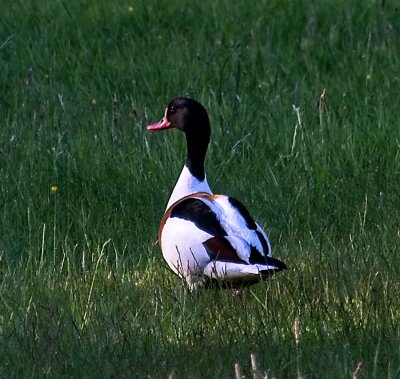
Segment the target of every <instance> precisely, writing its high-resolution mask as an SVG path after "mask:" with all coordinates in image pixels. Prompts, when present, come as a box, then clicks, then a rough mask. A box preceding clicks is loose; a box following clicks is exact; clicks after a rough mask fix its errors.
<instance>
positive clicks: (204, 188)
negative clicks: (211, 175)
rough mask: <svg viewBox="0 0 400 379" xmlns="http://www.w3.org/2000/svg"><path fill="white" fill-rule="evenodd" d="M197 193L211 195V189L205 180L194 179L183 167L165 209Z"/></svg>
mask: <svg viewBox="0 0 400 379" xmlns="http://www.w3.org/2000/svg"><path fill="white" fill-rule="evenodd" d="M197 192H207V193H212V192H211V189H210V187H209V185H208V183H207V178H204V180H202V181H200V180H198V179H196V178H195V177H194V176H193V175H192V174H191V173H190V171H189V169H188V168H187V167H186V165H185V166H184V167H183V170H182V172H181V175H180V176H179V179H178V181H177V182H176V184H175V187H174V190H173V191H172V194H171V197H170V198H169V200H168V204H167V209H168V208H169V207H170V206H171V205H172V204H174V203H176V202H177V201H178V200H180V199H182V197H185V196H188V195H191V194H193V193H197Z"/></svg>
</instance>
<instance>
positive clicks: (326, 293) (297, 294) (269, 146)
mask: <svg viewBox="0 0 400 379" xmlns="http://www.w3.org/2000/svg"><path fill="white" fill-rule="evenodd" d="M2 14H3V21H2V23H1V25H0V31H1V33H0V36H1V37H0V38H1V40H0V61H1V62H0V63H1V64H0V67H1V69H0V113H1V116H2V117H1V120H2V125H1V128H2V132H1V134H0V177H1V182H0V272H1V275H0V278H1V279H0V375H1V376H2V377H44V376H48V377H64V376H65V377H77V378H78V377H79V378H84V377H96V376H97V377H140V378H142V377H150V378H163V377H165V378H166V377H172V378H188V377H191V378H204V377H215V378H217V377H218V378H220V377H226V378H228V377H234V376H235V364H239V366H237V367H240V369H241V371H242V373H243V374H244V375H246V377H250V376H251V374H252V373H251V365H250V355H251V354H252V353H254V354H255V356H256V357H257V364H258V367H259V370H260V372H261V373H262V374H263V375H268V377H275V378H290V377H300V376H302V377H308V378H312V377H326V378H345V377H359V378H363V377H365V378H398V377H399V376H400V347H399V346H400V332H399V330H400V300H399V296H398V294H399V291H400V280H399V278H400V271H399V267H400V258H399V248H398V246H399V243H400V216H399V212H398V210H399V208H400V197H399V191H398V185H399V182H400V135H399V121H398V108H399V101H398V94H399V90H400V76H399V67H400V58H399V57H400V54H399V35H400V25H399V23H398V9H397V8H396V5H395V2H393V1H386V2H384V1H382V2H381V1H370V0H369V1H354V2H352V3H351V4H350V3H348V2H346V1H335V2H334V1H329V0H327V1H323V2H320V3H318V2H312V1H307V0H299V1H296V2H292V1H259V2H257V3H255V4H251V6H250V5H249V3H248V2H244V1H240V2H236V3H235V4H232V3H231V2H228V1H224V0H219V1H208V0H207V1H201V2H200V1H195V2H188V1H182V2H171V1H165V0H148V1H146V2H144V1H139V2H132V3H129V2H125V1H120V0H118V1H115V2H107V1H104V0H100V1H96V2H89V1H75V0H73V1H69V2H63V1H43V2H41V3H40V4H39V3H37V2H33V1H31V2H22V1H14V2H12V3H10V4H8V5H7V6H3V7H2ZM324 90H325V95H324V97H323V99H322V100H323V101H320V103H319V106H318V105H317V103H318V100H319V99H320V96H321V94H322V93H323V91H324ZM182 95H187V96H192V97H195V98H196V99H198V100H199V101H201V102H202V103H203V104H204V105H205V106H206V107H207V109H208V110H209V113H210V117H211V120H212V127H213V137H212V144H211V146H210V151H209V155H208V160H207V171H208V178H209V181H210V183H211V185H212V188H213V189H214V191H215V192H216V193H227V194H230V195H232V196H235V197H237V198H240V199H241V200H242V201H243V202H244V203H245V204H247V206H248V208H249V209H250V211H251V212H252V213H253V215H254V216H255V217H256V219H257V220H259V221H260V223H261V224H262V225H265V227H266V229H267V230H268V232H269V235H270V238H271V241H272V244H273V249H274V254H275V256H277V257H279V258H282V259H283V260H285V262H286V263H287V264H288V266H289V268H290V269H289V270H287V271H286V272H284V273H282V274H279V275H277V276H276V277H274V278H273V279H272V280H270V281H269V282H267V283H262V284H259V285H257V286H254V287H252V288H250V289H248V290H246V291H245V293H244V298H243V301H242V302H238V301H237V300H235V299H234V298H232V296H231V295H230V294H229V292H220V291H199V292H196V293H194V294H190V293H188V292H187V291H186V290H185V288H184V287H183V286H182V284H181V283H180V282H179V280H178V279H177V278H176V277H175V276H174V275H173V274H172V273H170V272H169V271H168V270H167V268H166V266H165V264H164V262H163V259H162V257H161V254H160V251H159V248H158V246H157V244H156V238H157V228H158V223H159V220H160V219H161V217H162V213H163V210H164V207H165V204H166V202H167V199H168V197H169V193H170V191H171V190H172V187H173V185H174V182H175V180H176V177H177V175H178V173H179V171H180V169H181V166H182V163H183V158H184V154H185V150H184V149H185V146H184V141H183V140H182V136H181V135H179V134H178V133H173V132H170V133H167V132H166V133H165V134H157V135H149V134H148V133H147V132H146V131H145V128H144V127H145V125H146V124H147V123H148V122H151V121H154V120H157V119H159V118H160V116H161V115H162V114H163V111H164V107H165V105H166V103H167V102H168V101H169V100H170V99H171V98H173V97H175V96H182ZM296 110H298V111H297V112H296ZM295 320H297V321H298V322H299V325H300V330H299V333H300V335H298V337H299V338H298V340H297V342H296V338H295V335H294V331H293V325H294V322H295ZM359 364H360V368H361V369H360V370H356V367H357V366H358V365H359Z"/></svg>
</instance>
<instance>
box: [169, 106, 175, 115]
mask: <svg viewBox="0 0 400 379" xmlns="http://www.w3.org/2000/svg"><path fill="white" fill-rule="evenodd" d="M175 112H176V108H175V107H174V106H171V107H170V108H169V113H172V114H174V113H175Z"/></svg>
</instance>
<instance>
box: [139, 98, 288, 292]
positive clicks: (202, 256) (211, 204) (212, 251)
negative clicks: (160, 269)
mask: <svg viewBox="0 0 400 379" xmlns="http://www.w3.org/2000/svg"><path fill="white" fill-rule="evenodd" d="M168 129H177V130H179V131H181V132H183V133H184V134H185V137H186V145H187V158H186V162H185V164H184V166H183V169H182V171H181V174H180V176H179V178H178V180H177V182H176V184H175V187H174V189H173V191H172V193H171V196H170V198H169V200H168V203H167V207H166V210H165V213H164V215H163V217H162V219H161V223H160V227H159V232H158V241H159V244H160V247H161V251H162V255H163V257H164V259H165V261H166V263H167V264H168V266H169V267H170V269H171V270H172V271H173V272H174V273H175V274H177V275H178V276H179V277H180V278H181V279H183V280H184V281H185V282H186V284H187V286H188V288H189V289H190V290H194V289H196V288H204V287H209V286H210V285H212V284H213V283H214V284H215V283H218V284H219V285H220V286H221V287H223V288H227V287H229V288H233V289H241V288H242V287H245V286H249V285H252V284H255V283H258V282H260V281H263V280H266V279H267V278H268V277H269V276H270V275H271V274H273V273H276V272H278V271H282V270H285V269H286V268H287V266H286V264H285V263H284V262H282V261H281V260H279V259H276V258H273V257H272V255H271V244H270V241H269V239H268V237H267V234H266V233H265V231H264V230H263V229H262V227H261V226H260V225H259V224H258V223H257V222H256V221H255V220H254V219H253V217H252V216H251V215H250V212H249V211H248V210H247V208H246V207H245V206H244V205H243V204H242V203H241V202H240V201H239V200H237V199H235V198H233V197H230V196H227V195H217V194H214V193H213V192H212V191H211V188H210V186H209V184H208V182H207V177H206V173H205V158H206V153H207V149H208V145H209V143H210V138H211V128H210V120H209V117H208V113H207V111H206V109H205V108H204V106H203V105H202V104H200V103H199V102H198V101H196V100H194V99H191V98H185V97H178V98H175V99H173V100H172V101H171V102H170V103H169V104H168V106H167V107H166V109H165V112H164V116H163V117H162V119H161V120H160V121H158V122H156V123H153V124H150V125H148V126H147V130H148V131H151V132H158V131H162V130H168Z"/></svg>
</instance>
